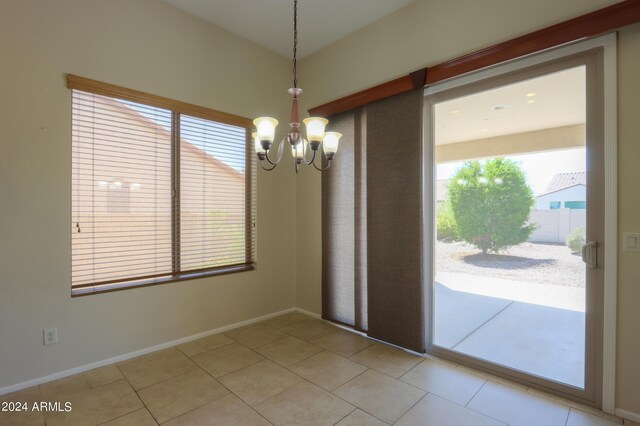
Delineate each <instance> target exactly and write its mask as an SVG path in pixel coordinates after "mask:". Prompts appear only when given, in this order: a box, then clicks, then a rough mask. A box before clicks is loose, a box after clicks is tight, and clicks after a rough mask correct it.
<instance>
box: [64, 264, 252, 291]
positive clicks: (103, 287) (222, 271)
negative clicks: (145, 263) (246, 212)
mask: <svg viewBox="0 0 640 426" xmlns="http://www.w3.org/2000/svg"><path fill="white" fill-rule="evenodd" d="M254 269H255V264H249V265H237V266H228V267H221V268H218V269H213V270H210V271H198V272H184V273H181V274H179V275H171V276H167V277H161V278H153V279H146V280H132V281H126V282H119V283H112V284H98V285H93V286H87V287H82V288H72V289H71V297H81V296H88V295H90V294H101V293H110V292H113V291H120V290H130V289H133V288H140V287H150V286H155V285H160V284H168V283H174V282H179V281H188V280H195V279H198V278H206V277H213V276H217V275H227V274H235V273H237V272H245V271H253V270H254Z"/></svg>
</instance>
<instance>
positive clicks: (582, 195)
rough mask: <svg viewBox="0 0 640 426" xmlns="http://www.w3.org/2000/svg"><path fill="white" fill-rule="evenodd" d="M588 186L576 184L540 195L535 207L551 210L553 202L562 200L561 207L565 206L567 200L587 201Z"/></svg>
mask: <svg viewBox="0 0 640 426" xmlns="http://www.w3.org/2000/svg"><path fill="white" fill-rule="evenodd" d="M586 200H587V187H586V186H584V185H576V186H572V187H570V188H565V189H561V190H560V191H555V192H552V193H549V194H545V195H540V196H539V197H537V198H536V205H535V208H536V209H538V210H549V209H550V205H551V204H550V203H551V202H554V201H555V202H558V201H559V202H561V203H562V205H561V207H565V205H564V202H565V201H586Z"/></svg>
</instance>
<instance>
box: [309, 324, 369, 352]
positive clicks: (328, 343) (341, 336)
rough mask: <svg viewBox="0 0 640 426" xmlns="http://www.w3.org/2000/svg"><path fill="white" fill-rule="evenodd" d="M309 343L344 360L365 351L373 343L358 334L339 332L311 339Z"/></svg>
mask: <svg viewBox="0 0 640 426" xmlns="http://www.w3.org/2000/svg"><path fill="white" fill-rule="evenodd" d="M311 343H313V344H314V345H317V346H320V347H321V348H324V349H326V350H328V351H331V352H333V353H335V354H338V355H340V356H343V357H345V358H349V357H350V356H352V355H355V354H356V353H358V352H360V351H362V350H364V349H367V348H368V347H369V346H371V345H373V344H374V343H375V342H374V341H373V340H371V339H367V338H366V337H362V336H360V335H359V334H356V333H351V332H349V331H344V330H339V331H336V332H335V333H331V334H326V335H324V336H321V337H318V338H316V339H313V340H311Z"/></svg>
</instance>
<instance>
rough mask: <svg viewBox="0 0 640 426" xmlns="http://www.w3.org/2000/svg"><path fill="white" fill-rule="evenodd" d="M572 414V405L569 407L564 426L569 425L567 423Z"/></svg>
mask: <svg viewBox="0 0 640 426" xmlns="http://www.w3.org/2000/svg"><path fill="white" fill-rule="evenodd" d="M570 415H571V407H569V410H568V411H567V418H566V419H565V420H564V426H567V423H569V416H570Z"/></svg>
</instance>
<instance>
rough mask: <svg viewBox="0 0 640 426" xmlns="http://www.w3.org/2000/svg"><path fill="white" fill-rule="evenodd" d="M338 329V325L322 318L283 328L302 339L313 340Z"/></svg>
mask: <svg viewBox="0 0 640 426" xmlns="http://www.w3.org/2000/svg"><path fill="white" fill-rule="evenodd" d="M337 330H339V328H338V327H336V326H333V325H331V324H329V323H328V322H326V321H321V320H311V321H304V322H301V323H298V324H293V325H290V326H288V327H284V328H282V331H284V332H285V333H288V334H290V335H292V336H294V337H297V338H299V339H302V340H313V339H316V338H318V337H320V336H324V335H325V334H329V333H334V332H336V331H337Z"/></svg>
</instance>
